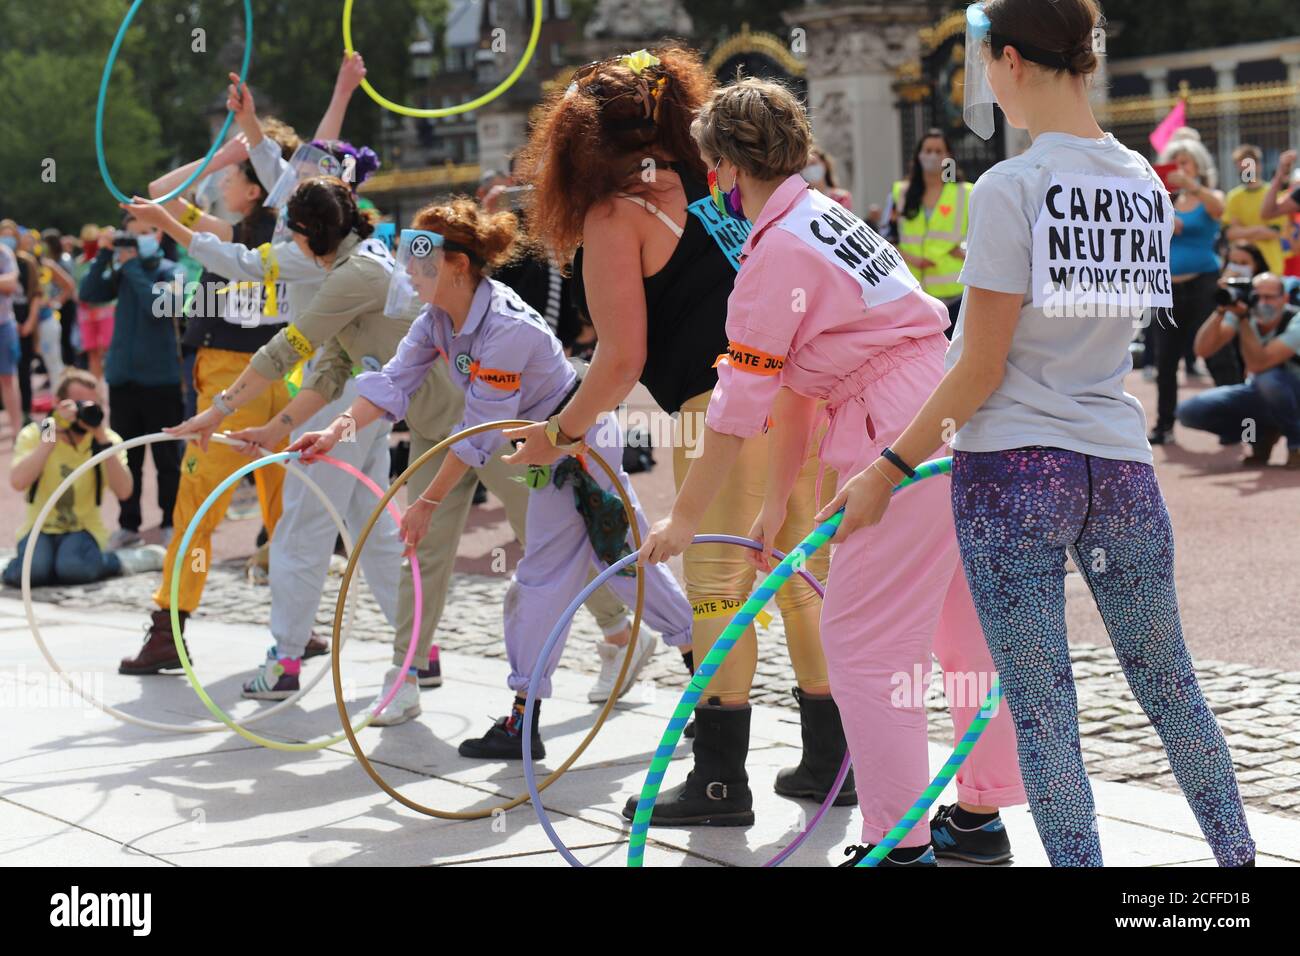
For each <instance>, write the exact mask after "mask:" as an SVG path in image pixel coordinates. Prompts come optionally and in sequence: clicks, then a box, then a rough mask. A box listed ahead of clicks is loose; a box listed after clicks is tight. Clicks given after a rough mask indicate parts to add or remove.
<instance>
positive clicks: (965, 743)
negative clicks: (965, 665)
mask: <svg viewBox="0 0 1300 956" xmlns="http://www.w3.org/2000/svg"><path fill="white" fill-rule="evenodd" d="M1001 699H1002V684H1001V682H1000V681H999V680H998V676H997V675H996V674H994V675H993V686H992V687H990V688H989V692H988V696H986V697H985V698H984V703H982V704H981V705H980V710H979V713H978V714H976V715H975V719H974V720H972V721H971V722H970V726H969V727H967V728H966V733H964V734H962V738H961V740H960V741H958V743H957V746H956V748H955V749H954V750H953V752H952V756H951V757H949V758H948V760H947V762H946V763H944V765H943V766H942V767H941V768H939V772H938V773H937V774H936V775H935V778H934V779H933V780H932V781H930V786H928V787H926V788H925V791H924V792H923V793H922V794H921V795H920V796H919V797H917V798H916V803H914V804H912V807H911V809H910V810H908V811H907V812H906V813H905V814H903V819H901V820H899V821H898V822H897V823H896V824H894V826H893V828H892V829H891V830H890V831H889V832H888V833H886V834H885V836H884V838H883V839H882V840H881V841H880V842H879V843H877V844H876V845H875V846H874V847H872V849H871V852H870V853H868V854H867V855H866V856H865V857H863V858H862V859H861V860H859V861H858V866H879V865H880V861H881V860H883V859H884V858H885V857H887V856H889V851H890V850H892V849H893V848H894V847H896V846H898V841H900V840H901V839H903V837H905V836H907V835H908V834H909V833H910V832H912V827H914V826H916V825H917V823H918V822H920V820H921V818H922V817H924V816H925V813H926V811H927V810H929V809H930V806H931V805H932V804H933V803H934V801H935V800H937V799H938V798H939V794H941V793H943V788H944V787H946V786H948V781H949V780H951V779H952V778H953V775H954V774H956V773H957V771H958V769H959V768H960V767H961V765H962V764H963V763H965V762H966V755H967V754H969V753H970V751H971V748H972V747H974V746H975V742H976V741H977V740H979V739H980V734H982V733H984V728H985V727H987V726H988V722H989V721H990V720H992V719H993V717H994V716H995V715H996V714H997V712H998V701H1000V700H1001Z"/></svg>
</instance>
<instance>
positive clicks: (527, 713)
mask: <svg viewBox="0 0 1300 956" xmlns="http://www.w3.org/2000/svg"><path fill="white" fill-rule="evenodd" d="M691 543H692V544H734V545H738V546H740V547H742V548H749V549H750V550H751V551H761V550H762V545H761V544H759V543H758V542H757V541H755V540H753V539H752V538H742V537H740V536H739V535H734V534H698V535H696V536H695V538H694V539H693V540H692V542H691ZM772 554H773V555H774V556H775V557H776V558H777V559H778V560H781V559H784V558H785V554H784V553H783V552H781V551H778V550H777V549H775V548H773V549H772ZM636 558H637V555H636V553H635V552H633V553H632V554H629V555H627V556H626V557H624V558H621V559H620V560H618V561H616V562H614V563H613V564H611V565H610V566H609V567H607V568H606V569H605V570H604V571H602V572H601V573H600V574H598V575H596V577H594V578H592V580H591V582H590V583H589V584H588V585H587V586H586V587H585V588H583V589H582V591H581V592H580V593H579V594H578V596H577V597H575V598H574V599H573V601H572V602H571V603H570V604H569V606H568V607H567V608H565V610H564V613H563V614H561V615H560V619H559V620H558V621H556V622H555V627H554V628H552V629H551V633H550V635H549V636H548V637H547V639H546V643H545V644H544V645H543V646H542V650H541V653H539V654H538V655H537V663H536V665H534V667H533V673H532V675H531V676H530V678H529V680H528V700H527V703H526V704H525V706H524V725H523V727H522V728H521V730H520V736H521V740H522V743H523V747H524V780H525V781H526V782H527V784H528V793H529V796H530V798H531V802H532V805H533V812H534V813H536V814H537V820H538V822H539V823H541V825H542V829H543V830H545V831H546V836H547V838H548V839H549V840H550V841H551V844H552V845H553V846H554V847H555V849H556V850H558V851H559V854H560V856H561V857H563V858H564V860H565V862H566V863H568V864H569V865H570V866H575V867H579V868H581V867H582V866H583V864H582V863H581V862H580V861H579V860H578V858H577V857H575V856H574V855H573V853H572V852H571V851H570V850H569V848H568V847H567V846H565V845H564V841H563V840H561V839H560V836H559V834H558V833H556V832H555V827H554V826H553V825H552V824H551V819H550V817H549V816H547V813H546V808H545V807H544V806H543V805H542V795H541V791H540V790H538V788H537V772H536V770H535V768H534V767H533V748H532V726H533V719H534V715H535V712H536V709H537V694H536V690H535V688H536V687H537V685H538V684H539V683H540V682H541V671H542V670H543V669H544V667H545V662H546V661H548V660H549V659H550V657H551V653H552V652H553V651H554V649H555V645H556V644H557V643H558V642H559V638H560V635H561V634H563V633H564V630H565V628H566V627H567V626H568V624H569V621H570V619H571V618H572V617H573V615H574V614H576V613H577V612H578V608H579V607H581V606H582V602H583V601H585V600H586V599H587V598H588V597H589V596H590V595H591V594H592V593H593V592H594V591H595V590H596V589H597V588H599V587H600V586H601V585H603V584H604V583H605V582H606V581H608V580H609V579H610V578H612V577H613V576H614V575H615V574H617V573H618V572H619V571H621V570H623V568H625V567H627V566H628V565H630V564H633V563H634V562H635V561H636ZM798 574H799V576H800V577H802V578H803V579H804V580H805V581H807V582H808V584H809V585H811V586H812V589H813V590H814V591H816V592H817V596H818V597H825V596H826V589H825V588H823V587H822V586H821V583H820V582H819V581H818V580H817V579H816V578H815V577H813V576H812V574H811V573H809V571H808V570H807V569H806V568H800V569H799V571H798ZM851 765H852V758H851V757H850V756H849V753H848V750H847V748H846V749H845V752H844V762H843V763H841V764H840V771H839V773H838V774H836V776H835V783H834V784H832V785H831V789H830V792H829V793H827V794H826V799H825V800H823V801H822V805H821V806H820V807H818V808H817V812H816V813H815V814H813V816H812V819H810V820H809V821H808V825H807V826H805V827H804V828H803V830H802V831H801V832H800V833H799V835H798V836H796V837H795V838H794V839H793V840H792V841H790V845H789V846H787V847H786V848H785V849H783V850H781V852H780V853H778V854H777V855H776V856H774V857H772V859H770V860H768V861H767V862H766V863H764V864H763V866H764V867H772V866H780V865H781V864H782V863H784V862H785V861H786V860H788V859H789V858H790V856H791V855H792V854H793V853H794V852H795V851H796V850H798V849H799V847H801V846H803V843H804V841H805V840H807V839H808V837H809V836H810V835H811V834H812V832H813V830H814V829H816V827H817V825H818V824H819V823H821V821H822V817H824V816H825V815H826V811H827V810H829V809H830V808H831V806H832V805H833V804H834V803H835V798H836V797H838V796H839V793H840V787H842V786H843V785H844V779H845V778H846V777H847V776H848V775H849V767H850V766H851Z"/></svg>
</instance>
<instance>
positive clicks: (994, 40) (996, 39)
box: [989, 33, 1070, 70]
mask: <svg viewBox="0 0 1300 956" xmlns="http://www.w3.org/2000/svg"><path fill="white" fill-rule="evenodd" d="M989 45H990V46H991V47H992V48H993V49H994V50H996V51H999V52H1000V51H1001V50H1002V48H1003V47H1008V46H1009V47H1014V48H1015V50H1016V52H1017V53H1019V54H1020V55H1021V56H1023V57H1024V58H1025V59H1026V60H1032V61H1033V62H1034V63H1039V64H1041V65H1043V66H1050V67H1052V68H1053V69H1056V70H1068V69H1070V58H1069V57H1067V56H1066V55H1065V54H1064V53H1057V52H1054V51H1052V50H1044V49H1043V48H1042V47H1037V46H1033V45H1032V44H1029V43H1025V42H1024V41H1022V40H1016V39H1013V38H1011V37H1009V36H1007V35H1005V34H1002V33H989Z"/></svg>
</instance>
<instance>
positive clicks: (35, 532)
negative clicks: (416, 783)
mask: <svg viewBox="0 0 1300 956" xmlns="http://www.w3.org/2000/svg"><path fill="white" fill-rule="evenodd" d="M212 440H213V441H215V442H220V443H221V444H223V445H233V446H237V447H242V446H243V445H244V442H239V441H235V440H234V439H232V438H228V437H227V436H225V435H213V436H212ZM162 441H188V439H184V438H176V437H174V436H172V435H168V434H167V433H166V432H155V433H154V434H152V435H141V436H139V437H138V438H132V439H131V440H130V441H124V442H122V443H121V444H117V445H113V446H111V447H109V448H105V449H104V450H103V451H101V452H100V453H99V454H97V455H94V456H92V457H91V458H90V459H89V460H88V461H84V462H82V463H81V465H80V466H78V467H77V469H76V470H75V471H73V472H72V474H70V475H68V477H66V478H64V479H63V482H62V484H60V485H59V487H57V488H55V489H54V493H53V494H51V495H50V496H49V498H48V499H47V500H46V502H45V507H44V508H42V509H41V512H40V514H38V515H37V516H36V521H35V522H34V523H33V524H32V530H31V532H30V533H29V534H28V536H27V546H26V548H25V549H24V553H23V580H22V588H23V607H24V608H25V609H26V611H27V624H28V626H30V627H31V629H32V636H33V637H34V638H36V646H37V647H38V648H39V649H40V652H41V656H42V657H44V658H45V662H46V663H47V664H49V665H50V669H51V670H52V671H54V673H55V674H57V675H58V676H59V679H60V680H62V681H63V683H65V684H66V685H67V686H68V688H69V689H70V690H71V691H72V692H73V693H74V694H76V695H77V696H79V697H80V698H81V699H82V700H84V701H85V702H86V703H88V704H92V705H94V706H95V707H97V708H99V709H100V710H102V711H103V712H104V713H106V714H108V715H109V716H110V717H116V718H117V719H118V720H120V721H123V722H124V723H128V724H135V725H136V726H137V727H144V728H147V729H148V730H160V731H163V732H165V733H181V734H205V733H212V732H214V731H219V730H229V729H230V728H229V727H228V726H227V725H226V724H224V723H222V722H221V721H212V722H210V723H207V724H200V725H194V724H169V723H164V722H162V721H157V720H146V719H145V718H143V717H136V716H135V715H134V714H128V713H126V712H125V711H121V710H118V709H117V708H116V707H112V706H110V705H108V704H106V703H104V702H103V701H102V700H100V699H99V698H97V697H96V696H95V695H94V694H92V693H90V692H89V691H87V690H85V689H84V688H82V687H81V686H79V685H78V684H77V682H76V681H74V680H73V679H72V678H71V677H69V676H68V675H67V674H65V673H64V671H63V668H62V667H60V666H59V662H58V661H56V660H55V659H54V655H53V654H51V653H50V649H49V648H48V647H47V646H46V644H45V639H44V638H43V637H42V636H41V629H40V627H39V625H37V623H36V608H35V606H34V605H33V604H32V558H33V556H34V555H35V554H36V540H37V538H39V537H40V534H41V528H42V527H44V525H45V519H46V518H48V517H49V514H50V512H51V511H53V510H54V506H55V505H56V504H58V502H59V499H60V498H62V497H63V495H64V493H65V492H66V491H67V490H68V489H69V488H71V487H72V485H73V483H74V482H75V481H76V480H77V479H78V478H80V477H81V476H82V475H84V474H85V473H86V472H87V471H89V470H90V469H91V468H94V467H96V466H97V465H98V464H99V463H100V462H101V461H104V460H105V459H107V458H108V457H109V456H110V455H116V454H119V453H121V452H124V451H127V450H128V449H131V448H137V447H139V446H140V445H152V444H155V443H156V442H162ZM285 470H286V471H287V472H288V473H289V474H291V475H293V476H294V477H295V478H298V479H301V480H302V481H305V482H306V483H307V487H308V488H309V489H310V490H311V492H312V494H314V495H315V496H316V498H317V499H318V500H319V501H320V503H321V504H322V505H324V506H325V510H326V511H327V512H328V513H329V516H330V518H332V519H333V521H334V525H335V527H337V528H338V531H339V535H340V536H341V537H342V538H343V544H344V547H346V548H347V550H348V553H349V554H351V553H352V536H351V535H350V534H348V529H347V528H346V527H344V524H343V518H342V517H341V516H340V515H339V512H338V509H337V508H336V507H335V506H334V502H332V501H330V499H329V496H328V495H326V494H325V492H324V491H323V490H322V489H321V486H320V485H318V484H316V482H315V481H314V480H312V478H311V477H310V476H309V475H307V473H306V472H305V471H303V469H302V468H301V467H299V466H297V465H295V466H294V467H293V468H286V469H285ZM353 610H354V605H353V604H351V603H349V604H348V607H347V617H346V620H345V622H344V629H343V631H342V632H341V633H340V635H339V642H338V645H337V646H336V647H333V648H331V649H330V651H331V653H335V654H337V653H338V651H339V649H340V648H341V647H342V646H343V643H344V641H346V640H347V636H348V634H349V633H350V632H351V630H352V612H353ZM327 673H329V668H328V667H322V668H320V669H319V670H318V671H317V673H316V674H315V676H313V677H312V678H311V680H309V681H308V682H307V683H306V684H305V685H304V686H303V687H301V688H300V689H299V690H298V692H297V693H296V694H294V695H293V696H292V697H287V698H285V699H284V700H282V701H280V702H279V703H276V704H274V705H272V706H271V707H268V708H266V709H265V710H259V711H258V712H257V713H255V714H253V715H252V716H250V717H245V718H244V719H243V720H237V721H235V723H236V724H238V725H239V726H240V727H246V726H248V725H249V724H253V723H256V722H257V721H259V720H265V719H266V718H267V717H270V716H271V715H272V714H278V713H279V712H280V711H282V710H284V709H285V708H286V707H289V706H291V705H292V704H295V703H297V702H298V700H300V699H301V698H302V697H303V696H304V695H305V694H307V693H308V692H309V691H310V690H312V688H314V687H315V686H316V685H317V684H319V683H320V682H321V680H322V679H323V678H324V677H325V675H326V674H327Z"/></svg>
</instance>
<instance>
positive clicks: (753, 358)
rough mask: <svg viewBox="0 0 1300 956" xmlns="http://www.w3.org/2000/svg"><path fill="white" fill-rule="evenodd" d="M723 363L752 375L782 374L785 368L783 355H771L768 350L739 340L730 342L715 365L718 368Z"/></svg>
mask: <svg viewBox="0 0 1300 956" xmlns="http://www.w3.org/2000/svg"><path fill="white" fill-rule="evenodd" d="M723 363H726V364H727V365H730V366H731V367H732V368H734V369H736V370H738V371H741V372H749V373H750V374H752V375H780V374H781V370H782V369H783V368H785V359H784V358H783V357H782V356H780V355H769V354H768V353H767V352H760V351H759V350H758V349H752V348H750V347H749V346H748V345H741V344H740V343H738V342H728V343H727V351H725V352H723V353H722V354H721V355H719V356H718V359H717V361H716V362H714V363H713V367H714V368H717V367H718V366H719V365H722V364H723Z"/></svg>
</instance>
